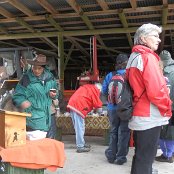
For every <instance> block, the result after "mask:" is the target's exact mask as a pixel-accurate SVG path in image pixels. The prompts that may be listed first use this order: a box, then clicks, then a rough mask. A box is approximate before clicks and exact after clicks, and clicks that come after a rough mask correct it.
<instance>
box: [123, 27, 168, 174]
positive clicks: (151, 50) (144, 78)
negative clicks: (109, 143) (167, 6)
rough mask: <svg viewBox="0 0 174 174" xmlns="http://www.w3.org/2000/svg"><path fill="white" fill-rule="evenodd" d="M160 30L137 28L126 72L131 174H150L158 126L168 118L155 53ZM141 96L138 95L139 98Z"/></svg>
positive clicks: (160, 73) (166, 121) (166, 92)
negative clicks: (132, 147)
mask: <svg viewBox="0 0 174 174" xmlns="http://www.w3.org/2000/svg"><path fill="white" fill-rule="evenodd" d="M161 32H162V29H161V28H160V27H158V26H156V25H153V24H144V25H142V26H141V27H139V28H138V29H137V31H136V33H135V36H134V47H133V48H132V54H131V55H130V58H129V61H128V64H127V67H126V73H127V77H128V79H129V83H130V85H131V87H132V89H133V91H134V94H133V105H134V108H133V115H132V118H131V120H130V121H129V128H130V129H132V130H133V134H134V135H133V137H134V143H135V155H134V157H133V161H132V168H131V174H140V173H141V174H152V173H154V172H153V171H152V163H153V161H154V158H155V155H156V151H157V144H158V140H159V135H160V130H161V126H162V125H165V124H168V120H169V118H170V117H171V100H170V97H169V93H168V89H167V86H166V82H165V79H164V77H163V74H162V71H161V69H160V67H159V60H160V58H159V56H158V55H157V54H156V53H155V51H156V50H157V49H158V46H159V43H160V42H161V40H160V38H159V34H160V33H161ZM140 96H141V97H140Z"/></svg>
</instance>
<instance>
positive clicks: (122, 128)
mask: <svg viewBox="0 0 174 174" xmlns="http://www.w3.org/2000/svg"><path fill="white" fill-rule="evenodd" d="M108 115H109V121H110V126H111V128H110V140H109V147H108V149H106V151H105V155H106V157H107V159H109V160H116V159H117V160H124V161H125V160H127V158H126V156H127V154H128V150H129V139H130V129H129V128H128V121H121V120H120V118H119V117H118V115H116V109H113V110H109V111H108Z"/></svg>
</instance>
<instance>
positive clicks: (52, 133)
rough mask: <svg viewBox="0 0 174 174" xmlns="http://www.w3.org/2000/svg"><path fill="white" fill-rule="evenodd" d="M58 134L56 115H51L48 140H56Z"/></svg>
mask: <svg viewBox="0 0 174 174" xmlns="http://www.w3.org/2000/svg"><path fill="white" fill-rule="evenodd" d="M56 132H57V126H56V117H55V114H52V115H51V126H50V128H49V130H48V132H47V136H46V137H47V138H51V139H55V138H56Z"/></svg>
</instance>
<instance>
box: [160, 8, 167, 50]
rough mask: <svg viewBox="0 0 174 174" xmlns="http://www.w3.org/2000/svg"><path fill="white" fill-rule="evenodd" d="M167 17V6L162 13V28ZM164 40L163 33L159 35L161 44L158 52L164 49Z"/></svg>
mask: <svg viewBox="0 0 174 174" xmlns="http://www.w3.org/2000/svg"><path fill="white" fill-rule="evenodd" d="M167 16H168V6H167V5H164V7H163V11H162V26H164V25H166V24H167ZM164 40H165V31H163V32H162V33H161V43H160V46H159V51H160V52H161V51H162V50H163V49H164Z"/></svg>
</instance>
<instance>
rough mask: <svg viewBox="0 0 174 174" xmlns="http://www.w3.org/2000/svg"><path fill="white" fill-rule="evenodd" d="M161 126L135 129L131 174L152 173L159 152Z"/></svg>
mask: <svg viewBox="0 0 174 174" xmlns="http://www.w3.org/2000/svg"><path fill="white" fill-rule="evenodd" d="M160 131H161V126H158V127H154V128H151V129H147V130H143V131H136V130H134V131H133V137H134V145H135V154H134V156H133V160H132V167H131V174H152V163H153V161H154V158H155V156H156V153H157V145H158V141H159V136H160Z"/></svg>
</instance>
